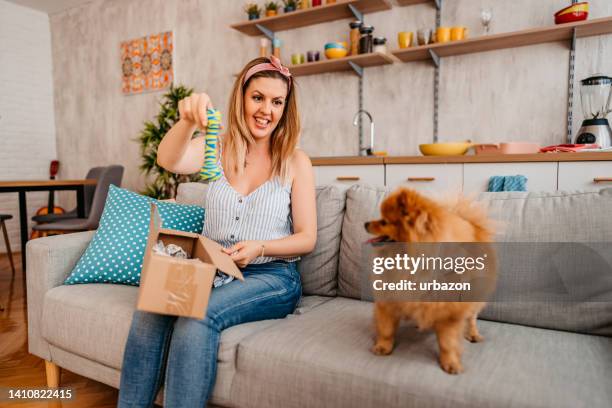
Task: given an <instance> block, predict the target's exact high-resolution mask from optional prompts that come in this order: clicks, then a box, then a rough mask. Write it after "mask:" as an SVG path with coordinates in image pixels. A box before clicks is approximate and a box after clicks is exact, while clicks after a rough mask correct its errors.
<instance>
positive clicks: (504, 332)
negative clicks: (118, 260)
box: [27, 183, 612, 408]
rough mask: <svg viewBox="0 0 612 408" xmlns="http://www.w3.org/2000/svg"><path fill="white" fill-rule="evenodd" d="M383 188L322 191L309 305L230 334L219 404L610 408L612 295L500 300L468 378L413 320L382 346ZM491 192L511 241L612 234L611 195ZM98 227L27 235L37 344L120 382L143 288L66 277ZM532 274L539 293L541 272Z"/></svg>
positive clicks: (191, 189)
mask: <svg viewBox="0 0 612 408" xmlns="http://www.w3.org/2000/svg"><path fill="white" fill-rule="evenodd" d="M205 188H206V187H205V185H202V184H195V183H189V184H184V185H181V186H180V189H179V196H178V198H177V199H178V201H179V202H184V203H202V202H203V197H204V194H205ZM385 193H386V192H385V191H384V190H381V189H375V188H372V187H365V186H354V187H352V188H350V189H349V190H348V191H341V190H339V189H337V188H335V187H318V188H317V210H318V241H317V245H316V248H315V251H314V252H313V253H312V254H310V255H308V256H306V257H303V259H302V261H301V264H300V271H301V275H302V281H303V295H304V296H303V298H302V301H301V303H300V305H299V307H298V308H297V309H296V311H295V313H294V314H292V315H289V316H288V317H286V318H285V319H280V320H268V321H261V322H254V323H249V324H243V325H239V326H236V327H233V328H230V329H228V330H226V331H224V332H223V335H222V338H221V346H220V350H219V357H218V358H219V366H218V373H217V381H216V386H215V389H214V394H213V399H212V403H213V404H215V405H220V406H231V407H324V406H329V407H351V408H355V407H402V408H404V407H453V408H458V407H571V408H576V407H606V408H609V407H611V406H612V387H611V386H610V385H611V384H612V383H611V380H610V373H612V305H611V304H610V303H605V302H599V303H593V302H582V303H573V304H560V303H555V302H539V303H533V302H531V303H529V302H522V303H517V302H505V303H494V304H490V305H489V306H487V308H486V309H485V310H484V311H483V313H482V315H481V320H479V326H480V330H481V333H482V334H483V335H484V337H485V341H484V342H483V343H477V344H469V343H467V342H466V345H465V353H464V358H463V362H464V366H465V368H466V372H465V373H464V374H461V375H459V376H452V375H448V374H446V373H444V372H443V371H442V370H441V369H440V368H439V367H438V364H437V360H436V358H437V345H436V340H435V336H434V335H433V334H431V333H420V332H417V331H416V330H415V329H414V328H412V327H411V326H410V325H404V326H402V327H401V328H400V331H399V334H398V343H397V348H396V349H395V351H394V352H393V354H392V355H390V356H387V357H378V356H375V355H373V354H372V353H370V351H369V348H370V346H371V345H372V341H373V326H372V304H371V303H368V302H365V301H362V300H360V299H359V298H360V276H359V268H360V265H359V261H360V258H359V255H360V251H361V244H362V242H364V241H365V239H366V238H367V235H366V233H365V231H364V230H363V222H364V221H366V220H368V219H371V218H374V217H376V216H377V214H378V208H379V204H380V202H381V200H382V199H383V197H384V195H385ZM479 199H480V200H482V202H483V203H484V204H485V206H486V207H488V209H489V211H490V214H491V215H492V216H493V217H494V218H496V219H498V220H501V221H504V223H505V226H504V228H503V232H501V233H500V234H499V237H498V239H499V240H500V241H514V242H521V241H529V242H546V241H566V242H570V241H585V242H594V241H598V242H612V217H611V216H610V215H611V214H612V190H603V191H602V192H572V193H562V192H558V193H547V194H538V193H495V194H483V195H481V196H480V197H479ZM93 234H94V233H93V232H83V233H76V234H70V235H64V236H54V237H48V238H41V239H36V240H33V241H30V242H29V243H28V245H27V251H28V254H27V255H28V256H27V259H28V274H27V290H28V297H27V298H28V320H29V325H28V334H29V351H30V353H32V354H34V355H37V356H39V357H41V358H43V359H45V360H47V361H49V362H52V363H55V364H57V365H58V366H59V367H65V368H66V369H69V370H70V371H73V372H76V373H78V374H81V375H83V376H86V377H89V378H93V379H95V380H97V381H101V382H103V383H105V384H108V385H111V386H113V387H118V386H119V378H120V370H121V363H122V357H123V349H124V344H125V341H126V338H127V335H128V329H129V327H130V320H131V316H132V312H133V310H134V307H135V304H136V296H137V292H138V288H136V287H130V286H120V285H102V284H88V285H74V286H63V285H62V282H63V281H64V279H65V278H66V276H67V275H68V274H69V272H70V271H71V269H72V268H73V267H74V265H75V263H76V262H77V260H78V258H79V257H80V256H81V254H82V253H83V252H84V250H85V248H86V247H87V245H88V243H89V241H90V240H91V238H92V236H93ZM500 273H502V274H504V273H505V274H508V273H514V271H512V270H501V272H500ZM577 273H578V272H577ZM517 280H518V282H519V283H518V284H519V285H520V284H521V283H520V282H522V281H523V280H522V278H521V277H520V276H517ZM515 281H516V280H515ZM524 282H526V283H525V284H524V286H525V287H524V290H525V291H529V286H528V282H529V279H526V280H524ZM63 385H67V384H63ZM158 397H159V396H158ZM158 400H159V398H158Z"/></svg>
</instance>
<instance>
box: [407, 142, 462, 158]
mask: <svg viewBox="0 0 612 408" xmlns="http://www.w3.org/2000/svg"><path fill="white" fill-rule="evenodd" d="M473 145H474V144H473V143H468V142H456V143H428V144H422V145H419V150H420V151H421V153H423V155H425V156H460V155H462V154H465V153H467V151H468V149H469V148H470V147H472V146H473Z"/></svg>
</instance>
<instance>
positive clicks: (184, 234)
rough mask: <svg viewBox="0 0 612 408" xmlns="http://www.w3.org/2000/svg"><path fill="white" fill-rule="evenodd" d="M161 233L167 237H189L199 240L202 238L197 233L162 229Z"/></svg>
mask: <svg viewBox="0 0 612 408" xmlns="http://www.w3.org/2000/svg"><path fill="white" fill-rule="evenodd" d="M159 233H160V234H167V235H176V236H179V237H187V238H197V237H199V236H200V234H196V233H195V232H188V231H179V230H173V229H166V228H160V230H159Z"/></svg>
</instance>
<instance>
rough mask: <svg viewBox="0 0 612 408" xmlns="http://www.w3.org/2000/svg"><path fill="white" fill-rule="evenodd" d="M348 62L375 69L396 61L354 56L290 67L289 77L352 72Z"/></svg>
mask: <svg viewBox="0 0 612 408" xmlns="http://www.w3.org/2000/svg"><path fill="white" fill-rule="evenodd" d="M349 61H350V62H353V63H355V64H356V65H359V66H360V67H376V66H379V65H387V64H393V63H394V62H397V61H398V59H397V58H395V57H394V56H393V55H391V54H383V53H380V52H373V53H370V54H360V55H355V56H353V57H344V58H337V59H330V60H323V61H316V62H306V63H304V64H299V65H290V66H289V70H290V71H291V75H294V76H305V75H315V74H324V73H326V72H339V71H352V70H353V68H352V67H351V65H350V64H349Z"/></svg>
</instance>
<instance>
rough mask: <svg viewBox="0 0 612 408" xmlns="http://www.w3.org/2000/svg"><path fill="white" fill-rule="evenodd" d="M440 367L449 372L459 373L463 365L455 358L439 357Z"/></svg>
mask: <svg viewBox="0 0 612 408" xmlns="http://www.w3.org/2000/svg"><path fill="white" fill-rule="evenodd" d="M440 367H441V368H442V369H443V370H444V371H446V372H447V373H449V374H461V373H462V372H463V365H462V364H461V361H460V360H458V359H456V358H440Z"/></svg>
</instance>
